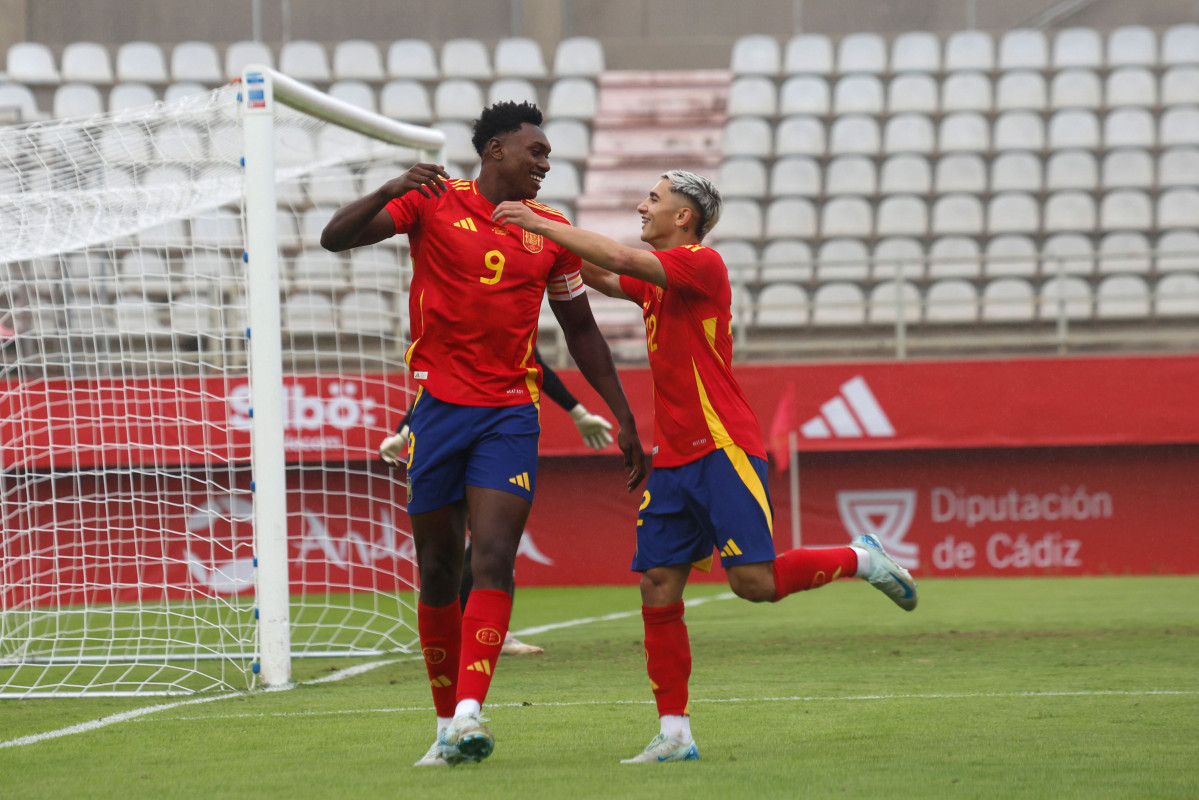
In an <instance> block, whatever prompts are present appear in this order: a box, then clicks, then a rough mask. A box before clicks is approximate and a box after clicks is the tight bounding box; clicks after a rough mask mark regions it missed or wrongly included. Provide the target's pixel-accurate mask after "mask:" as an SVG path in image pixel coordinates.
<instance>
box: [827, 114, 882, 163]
mask: <svg viewBox="0 0 1199 800" xmlns="http://www.w3.org/2000/svg"><path fill="white" fill-rule="evenodd" d="M880 139H881V136H880V135H879V130H878V122H876V121H875V120H874V119H873V118H871V117H867V116H862V115H858V114H851V115H850V116H846V117H838V118H836V119H835V120H833V124H832V125H831V126H830V127H829V153H830V154H832V155H834V156H837V155H865V156H873V155H875V154H877V153H878V149H879V145H880V143H881V142H880Z"/></svg>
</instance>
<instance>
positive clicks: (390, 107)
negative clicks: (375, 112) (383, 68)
mask: <svg viewBox="0 0 1199 800" xmlns="http://www.w3.org/2000/svg"><path fill="white" fill-rule="evenodd" d="M379 112H380V113H381V114H383V116H385V117H391V118H392V119H400V120H403V121H404V122H412V123H416V124H424V123H428V122H432V121H433V103H432V101H431V100H430V99H429V90H428V89H426V88H425V86H424V84H422V83H419V82H417V81H414V80H406V79H397V80H393V81H388V82H387V83H385V84H383V88H382V89H381V90H380V91H379Z"/></svg>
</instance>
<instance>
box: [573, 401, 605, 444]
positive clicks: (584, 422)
mask: <svg viewBox="0 0 1199 800" xmlns="http://www.w3.org/2000/svg"><path fill="white" fill-rule="evenodd" d="M570 418H571V419H573V420H574V421H575V425H576V426H577V427H578V429H579V433H581V434H583V441H584V442H586V443H587V446H588V447H590V448H591V449H592V450H603V449H604V448H605V447H607V446H608V445H610V444H612V434H610V433H608V431H610V430H612V423H611V422H608V420H606V419H604V418H603V417H599V416H596V415H595V414H591V413H589V412H588V411H587V409H585V408H583V404H582V403H579V404H578V405H576V406H575V407H574V408H572V409H571V410H570Z"/></svg>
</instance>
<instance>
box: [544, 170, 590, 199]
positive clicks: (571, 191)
mask: <svg viewBox="0 0 1199 800" xmlns="http://www.w3.org/2000/svg"><path fill="white" fill-rule="evenodd" d="M582 193H583V180H582V178H580V177H579V168H578V167H576V166H575V165H574V164H572V163H570V162H569V161H565V160H563V161H559V162H557V163H556V164H554V165H553V166H552V167H551V168H550V171H549V172H547V173H546V176H545V180H544V181H542V183H541V191H539V192H538V193H537V197H538V198H541V199H542V200H550V201H554V200H571V201H573V200H575V199H577V198H578V197H579V195H581V194H582Z"/></svg>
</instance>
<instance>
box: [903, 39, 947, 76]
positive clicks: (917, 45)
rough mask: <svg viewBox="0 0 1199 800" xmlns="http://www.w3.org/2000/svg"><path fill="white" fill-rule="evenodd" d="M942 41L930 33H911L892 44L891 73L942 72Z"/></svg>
mask: <svg viewBox="0 0 1199 800" xmlns="http://www.w3.org/2000/svg"><path fill="white" fill-rule="evenodd" d="M940 71H941V40H940V39H938V38H937V35H936V34H934V33H930V32H929V31H909V32H907V33H901V34H900V35H899V36H896V37H895V41H894V42H892V43H891V72H892V73H901V72H940Z"/></svg>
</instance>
